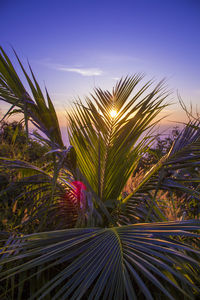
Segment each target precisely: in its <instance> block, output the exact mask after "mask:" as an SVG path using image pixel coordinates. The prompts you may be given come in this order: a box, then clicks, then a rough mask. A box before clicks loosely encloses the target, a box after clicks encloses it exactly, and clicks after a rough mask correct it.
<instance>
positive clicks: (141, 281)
mask: <svg viewBox="0 0 200 300" xmlns="http://www.w3.org/2000/svg"><path fill="white" fill-rule="evenodd" d="M198 229H199V222H196V223H195V222H194V221H193V222H191V221H188V222H186V221H185V222H171V223H169V222H168V223H152V224H137V225H130V226H123V227H113V228H105V229H103V228H85V229H71V230H64V231H63V230H62V231H54V232H46V233H38V234H31V235H26V236H24V237H22V238H20V237H18V238H17V240H19V242H18V247H16V246H15V248H13V246H12V245H7V246H6V247H5V248H4V251H3V253H12V252H13V249H15V251H16V255H15V256H10V257H9V256H7V257H6V258H4V259H3V260H2V261H1V262H0V264H1V265H5V264H9V263H11V262H14V261H15V262H18V263H17V265H16V267H13V268H12V269H9V270H7V271H6V270H5V271H3V270H2V272H1V275H0V276H1V278H3V279H6V278H10V277H12V276H17V274H20V273H23V272H26V273H27V276H28V278H27V279H28V280H30V281H31V280H33V279H34V280H35V278H40V276H42V274H43V275H44V274H46V276H47V278H46V281H45V284H44V285H43V286H41V287H40V288H39V289H38V290H37V291H36V292H35V293H34V294H32V295H30V296H31V297H30V299H43V298H45V296H46V295H53V296H52V299H68V298H69V297H70V299H81V298H82V297H83V296H87V299H94V298H95V299H102V298H105V299H127V298H128V299H140V297H138V296H136V295H139V294H143V295H144V297H145V299H154V297H153V295H152V292H151V290H150V286H149V284H152V285H153V286H154V288H155V291H158V292H159V293H161V294H163V295H164V296H166V298H167V299H174V295H175V294H176V295H180V296H181V294H183V295H184V296H186V297H188V299H193V296H192V294H193V293H194V294H195V293H199V291H198V288H197V287H196V286H195V285H194V282H195V281H196V280H197V278H196V274H197V271H198V270H199V263H198V261H197V260H196V259H198V258H199V255H200V252H198V251H197V250H194V249H192V248H191V247H190V246H188V245H186V244H183V243H181V241H180V242H178V241H176V240H174V239H172V237H177V236H181V237H184V236H185V237H198V236H199V235H197V234H195V233H194V231H196V230H198ZM189 253H193V255H194V258H192V257H191V256H188V254H189ZM195 258H196V259H195ZM54 268H56V269H57V272H56V274H55V273H54V271H53V270H54ZM47 270H49V272H47ZM185 272H187V276H186V277H185V276H184V273H185ZM28 274H29V275H28ZM47 274H48V275H47ZM147 279H148V281H146V280H147ZM24 280H25V279H24ZM166 282H167V283H168V285H167V286H166ZM179 282H182V284H183V285H184V287H185V288H182V287H181V286H180V284H179ZM20 284H23V282H20V283H19V285H20ZM37 285H38V286H39V282H38V283H37ZM186 288H187V292H186ZM52 293H53V294H52Z"/></svg>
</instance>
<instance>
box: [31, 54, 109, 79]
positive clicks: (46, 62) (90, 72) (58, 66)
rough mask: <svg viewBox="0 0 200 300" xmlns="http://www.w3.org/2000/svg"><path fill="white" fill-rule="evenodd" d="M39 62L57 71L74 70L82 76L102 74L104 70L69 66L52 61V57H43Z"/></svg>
mask: <svg viewBox="0 0 200 300" xmlns="http://www.w3.org/2000/svg"><path fill="white" fill-rule="evenodd" d="M35 62H37V63H39V64H40V65H43V66H45V67H47V68H50V69H53V70H56V71H62V72H73V73H77V74H80V75H82V76H100V75H102V74H103V73H104V72H103V71H102V70H101V69H100V68H84V67H82V66H79V65H78V66H77V65H76V66H73V67H69V66H67V65H62V64H57V63H54V62H52V61H51V59H49V58H47V59H43V60H39V61H35Z"/></svg>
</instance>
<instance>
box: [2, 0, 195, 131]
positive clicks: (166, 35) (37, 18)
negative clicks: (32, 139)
mask: <svg viewBox="0 0 200 300" xmlns="http://www.w3.org/2000/svg"><path fill="white" fill-rule="evenodd" d="M0 10H1V18H0V45H1V46H3V48H4V50H6V52H7V53H8V54H9V55H10V57H11V58H12V60H14V56H13V53H12V49H11V45H12V46H13V47H14V49H15V50H16V51H17V53H18V55H19V57H20V59H21V60H22V62H23V63H24V64H25V65H26V64H27V59H28V60H29V62H30V64H31V66H32V68H33V71H34V73H35V75H36V78H37V79H38V81H39V83H40V85H41V86H43V87H44V86H46V87H47V89H48V91H49V93H50V95H51V98H52V100H53V103H54V104H55V107H56V109H57V111H58V115H59V118H60V122H61V125H62V126H64V124H65V117H64V116H65V110H67V109H68V108H69V107H70V105H71V104H72V102H73V101H74V100H75V99H76V98H77V97H78V96H79V97H80V98H82V99H83V98H84V97H85V96H86V95H89V93H91V92H92V90H93V88H94V87H99V86H100V87H101V88H103V89H104V88H105V89H111V88H112V87H113V85H115V84H116V81H117V80H118V79H119V78H121V77H123V76H126V75H133V74H135V73H138V72H142V73H145V74H146V77H145V79H144V83H145V81H147V80H148V79H150V78H154V79H156V80H157V81H160V80H161V79H163V78H166V81H167V86H168V88H169V89H170V90H171V91H172V94H171V95H170V97H169V102H173V103H175V104H174V105H171V106H170V107H169V108H167V109H166V111H165V113H166V114H167V115H168V116H167V117H166V122H171V121H181V120H183V119H184V118H185V115H184V113H183V112H182V110H181V108H180V106H179V105H178V104H177V103H178V99H177V93H179V94H180V95H181V97H182V99H183V100H184V102H185V104H186V105H189V104H190V102H192V104H193V107H194V108H195V107H196V106H197V105H198V109H199V111H200V105H199V104H198V103H200V102H199V99H200V1H199V0H167V1H161V0H159V1H157V0H132V1H131V0H123V1H122V0H121V1H118V0H107V1H104V0H101V1H100V0H57V1H55V0H54V1H51V0H40V1H39V0H34V1H31V0H29V1H27V0H26V1H23V0H18V1H15V0H0ZM0 105H1V108H4V106H3V105H2V103H0Z"/></svg>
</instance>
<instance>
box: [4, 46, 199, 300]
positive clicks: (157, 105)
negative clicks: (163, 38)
mask: <svg viewBox="0 0 200 300" xmlns="http://www.w3.org/2000/svg"><path fill="white" fill-rule="evenodd" d="M17 59H18V61H19V64H20V66H21V68H22V71H23V73H24V75H25V77H26V79H27V81H28V84H29V87H30V89H31V91H32V95H29V94H28V92H27V91H26V90H25V88H24V86H23V84H22V82H21V80H20V78H19V77H18V75H17V73H16V71H15V69H14V67H13V65H12V63H11V61H10V60H9V58H8V57H7V55H6V53H5V52H4V51H3V49H1V55H0V99H1V100H3V101H6V102H7V103H10V104H11V105H12V106H11V109H10V110H9V112H10V111H11V110H12V109H14V108H15V107H17V110H20V112H22V113H23V114H24V121H25V124H26V129H27V133H28V124H29V122H32V123H33V124H34V125H35V126H36V127H37V128H38V129H39V130H40V131H41V132H42V133H43V135H45V137H44V136H43V135H41V134H37V138H39V139H40V140H41V141H42V142H44V143H46V144H47V145H48V146H50V147H51V150H50V151H49V152H48V153H47V155H52V163H50V164H49V165H48V166H46V167H45V168H38V167H35V166H33V165H31V164H30V163H27V162H24V161H19V160H12V159H10V160H9V159H5V158H1V159H0V166H1V168H2V169H5V168H10V169H17V170H19V171H21V172H22V173H21V174H22V177H21V179H20V180H19V181H18V182H17V183H16V184H17V186H18V188H19V190H20V192H19V193H16V199H14V201H18V202H17V203H19V210H20V209H21V210H22V211H24V209H26V213H27V218H26V220H25V222H23V221H21V222H20V223H19V224H16V226H15V227H14V228H12V231H11V232H10V233H6V232H2V233H1V235H0V237H1V240H0V241H1V260H0V265H1V268H2V269H1V274H0V278H1V280H2V282H3V283H6V284H4V285H2V288H1V290H2V297H9V299H16V298H17V299H27V298H30V299H144V298H145V299H160V298H161V297H163V298H164V299H175V298H176V299H179V298H180V297H185V298H188V299H194V298H195V297H198V295H200V291H199V289H198V284H199V277H198V276H199V272H200V267H199V255H200V252H199V250H198V247H197V244H198V239H199V235H198V231H199V230H200V226H199V225H200V222H199V221H198V220H187V221H182V222H180V221H178V222H168V221H167V220H166V217H165V215H164V214H163V212H162V210H161V209H160V208H159V206H158V205H157V198H158V195H159V191H160V190H173V191H174V190H176V191H177V190H178V191H179V192H180V193H181V192H184V193H187V194H188V195H190V196H191V197H194V198H195V199H196V200H198V201H199V195H200V194H199V191H198V182H199V180H200V179H199V178H187V180H186V178H185V170H186V168H187V169H188V168H190V169H191V170H193V169H194V168H196V167H198V165H199V163H200V160H199V158H200V153H199V149H200V147H199V143H200V126H199V123H197V122H196V123H190V124H188V126H187V127H186V128H185V130H184V131H183V132H182V133H181V134H180V135H179V136H178V138H177V140H176V142H175V143H174V144H173V145H172V147H171V149H170V151H169V152H167V153H166V154H165V155H164V156H163V157H161V159H160V160H159V161H158V162H157V163H155V165H153V166H152V167H151V169H150V170H149V171H148V172H146V173H145V174H144V176H142V177H141V179H140V180H139V182H138V184H137V186H136V187H135V188H134V190H133V191H132V192H131V193H130V194H128V195H126V196H125V197H123V194H122V191H123V189H124V186H125V185H126V183H127V181H128V179H129V177H130V176H131V175H132V174H133V172H134V170H136V168H137V166H138V163H139V161H140V159H141V158H142V157H143V156H144V155H145V153H147V152H148V150H149V148H150V145H151V143H152V142H153V137H152V136H151V130H152V129H153V127H154V126H155V125H156V124H157V122H158V120H157V121H156V119H155V118H156V117H157V116H158V114H159V113H160V111H161V110H162V109H163V108H164V107H165V106H166V104H165V103H164V101H165V99H166V97H167V96H168V93H167V92H166V91H165V88H164V83H163V82H161V83H159V84H158V85H157V86H156V87H154V88H152V85H153V82H151V81H149V82H147V83H146V84H145V85H143V86H140V84H141V82H142V79H143V76H140V75H134V76H132V77H126V78H125V79H121V80H120V81H119V82H118V83H117V85H116V86H115V88H114V89H113V91H112V92H109V91H103V90H101V89H95V91H94V94H93V95H91V99H90V98H86V99H85V102H82V101H80V100H78V101H77V103H76V104H75V107H74V109H73V110H72V111H71V112H70V113H69V114H68V118H69V130H68V131H69V139H70V143H71V145H72V146H70V147H69V148H68V149H66V147H65V146H64V143H63V141H62V137H61V133H60V128H59V124H58V119H57V116H56V112H55V109H54V107H53V104H52V101H51V99H50V97H49V95H48V93H47V103H48V105H47V104H46V102H45V98H44V96H43V93H42V91H41V89H40V87H39V85H38V83H37V81H36V79H35V77H34V74H33V72H32V70H31V68H30V72H31V74H32V77H33V81H31V79H30V78H29V76H28V75H27V73H26V71H25V69H24V67H23V66H22V64H21V62H20V60H19V58H18V57H17ZM139 86H140V87H139ZM184 182H189V183H191V184H190V185H184V184H183V183H184ZM194 182H196V183H197V186H196V185H192V183H194ZM16 184H15V185H12V186H9V187H8V188H7V190H4V191H3V195H6V194H7V193H9V191H10V190H12V189H13V190H14V191H17V190H16ZM28 224H29V227H28V229H27V226H28ZM55 229H59V230H55Z"/></svg>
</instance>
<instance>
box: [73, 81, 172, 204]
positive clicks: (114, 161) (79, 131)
mask: <svg viewBox="0 0 200 300" xmlns="http://www.w3.org/2000/svg"><path fill="white" fill-rule="evenodd" d="M141 80H142V76H140V75H135V76H133V77H130V78H128V77H127V78H125V79H124V80H120V81H119V82H118V83H117V85H116V87H115V88H114V89H113V92H112V93H110V92H108V91H105V92H104V91H102V90H101V89H96V90H95V94H94V95H92V96H91V97H92V99H90V98H87V99H86V106H85V105H83V103H82V102H81V101H79V102H77V103H76V104H75V109H74V110H73V112H72V113H70V114H69V115H68V117H69V122H70V126H69V136H70V142H71V144H72V145H73V146H74V148H75V149H76V152H77V163H78V167H79V168H80V171H81V172H82V174H83V175H84V176H85V177H86V178H87V180H88V182H89V183H90V185H91V187H92V189H93V190H94V191H95V192H96V194H97V195H98V196H99V197H100V198H101V200H102V201H104V202H106V201H107V200H110V199H117V198H118V197H119V195H120V193H121V191H122V189H123V187H124V185H125V184H126V182H127V180H128V178H129V177H130V175H131V174H132V173H133V171H134V169H135V168H136V167H137V164H138V161H139V159H140V157H141V156H142V155H143V154H144V152H145V151H146V149H147V144H148V143H147V142H146V140H148V138H146V139H142V141H141V140H139V139H140V138H141V135H142V134H143V133H144V132H145V131H146V130H147V129H149V128H151V127H152V126H153V124H152V121H153V120H154V118H155V117H156V116H157V115H158V114H159V112H160V111H161V110H162V109H163V108H164V107H165V106H166V105H165V104H163V101H164V100H165V99H166V97H167V95H168V94H167V92H165V90H164V87H163V83H162V82H161V83H160V84H158V86H156V87H155V88H154V89H152V90H151V91H150V92H149V88H150V86H151V85H152V83H151V82H148V83H147V84H145V85H144V86H142V88H140V89H139V91H137V92H135V94H133V93H134V91H135V89H136V88H138V85H139V83H140V82H141ZM132 94H133V95H132ZM112 109H115V110H116V111H117V115H116V117H115V118H113V117H111V115H110V112H111V110H112ZM154 122H155V121H154Z"/></svg>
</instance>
